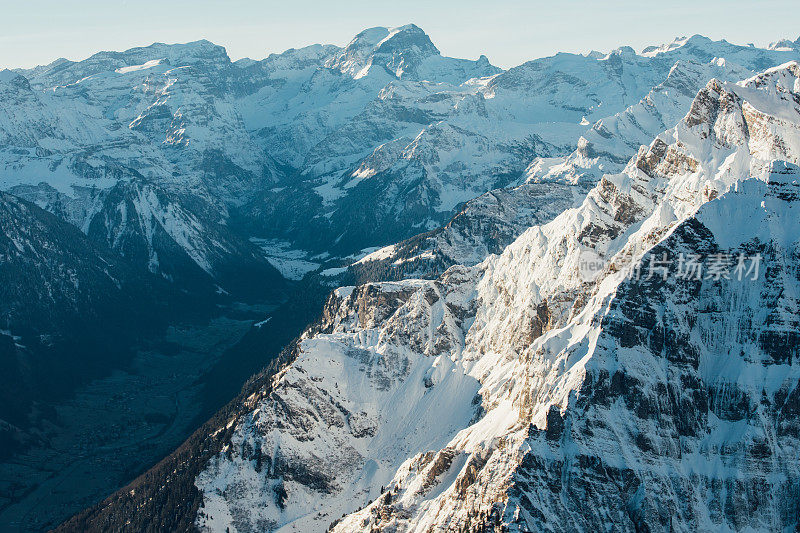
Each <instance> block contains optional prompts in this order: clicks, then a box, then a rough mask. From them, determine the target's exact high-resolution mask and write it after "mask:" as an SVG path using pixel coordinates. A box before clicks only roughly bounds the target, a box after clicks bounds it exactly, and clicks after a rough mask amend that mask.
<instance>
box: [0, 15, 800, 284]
mask: <svg viewBox="0 0 800 533" xmlns="http://www.w3.org/2000/svg"><path fill="white" fill-rule="evenodd" d="M676 43H677V44H676ZM676 43H673V45H670V46H669V47H666V48H665V49H663V50H662V49H657V50H654V51H648V52H646V53H642V54H636V53H635V52H634V51H633V50H631V49H629V48H620V49H618V50H615V51H613V52H611V53H610V54H589V55H586V56H584V55H576V54H558V55H556V56H553V57H550V58H544V59H538V60H534V61H530V62H528V63H525V64H524V65H521V66H519V67H516V68H512V69H510V70H508V71H502V70H501V69H499V68H497V67H494V66H492V65H491V64H490V63H489V61H488V60H487V58H486V57H483V56H482V57H481V58H479V59H478V60H476V61H472V60H464V59H455V58H449V57H445V56H442V55H441V54H440V52H439V51H438V49H437V48H436V47H435V45H434V44H433V43H432V42H431V40H430V38H429V37H428V36H427V35H426V34H425V33H424V32H423V31H422V30H421V29H420V28H418V27H417V26H414V25H407V26H402V27H399V28H394V29H387V28H372V29H369V30H365V31H364V32H362V33H360V34H359V35H357V36H356V37H355V38H354V39H353V41H351V42H350V43H349V44H348V45H347V46H345V47H343V48H340V47H336V46H330V45H314V46H309V47H306V48H302V49H298V50H294V49H293V50H289V51H286V52H284V53H281V54H273V55H270V56H269V57H267V58H266V59H264V60H261V61H254V60H240V61H237V62H232V61H231V60H230V59H229V57H228V56H227V54H226V52H225V50H224V48H222V47H219V46H216V45H214V44H212V43H209V42H207V41H198V42H195V43H189V44H183V45H164V44H154V45H152V46H149V47H144V48H134V49H131V50H128V51H125V52H101V53H98V54H95V55H94V56H92V57H90V58H88V59H86V60H83V61H78V62H72V61H67V60H58V61H56V62H54V63H52V64H50V65H46V66H41V67H36V68H34V69H29V70H19V71H14V72H11V71H4V73H3V76H2V77H0V91H2V94H3V98H2V100H0V189H2V190H8V191H11V192H13V193H15V194H17V195H20V196H22V197H24V198H26V199H29V200H32V201H34V202H36V203H37V204H39V205H40V206H42V207H44V208H46V209H48V210H51V211H53V212H56V213H58V214H59V215H60V216H63V217H65V218H66V219H67V220H68V221H70V222H72V223H73V224H75V225H77V226H78V227H79V228H81V229H83V230H84V231H89V228H92V227H95V228H96V227H103V228H104V232H102V233H103V235H100V233H98V234H96V236H97V238H104V239H105V241H106V244H108V245H110V246H111V247H112V248H114V249H116V250H117V251H120V252H124V251H125V250H128V249H131V248H133V249H136V250H137V253H136V254H135V255H134V256H133V257H132V260H134V261H136V262H137V263H138V264H139V265H140V266H141V267H142V268H147V269H148V270H150V271H152V272H157V273H159V274H162V275H163V276H165V277H166V278H168V279H176V276H177V277H178V278H180V276H181V275H183V272H182V271H177V270H175V269H174V268H173V269H170V267H169V265H174V264H187V262H189V263H194V265H193V266H192V267H191V268H188V271H187V273H186V275H187V276H188V277H189V278H190V279H191V280H195V279H196V278H198V277H203V276H202V275H199V274H197V271H198V269H199V270H200V271H202V272H203V273H204V275H205V276H206V277H207V278H208V280H207V282H206V284H208V283H214V284H216V285H219V286H220V288H221V290H226V291H227V290H231V289H232V288H233V287H230V286H228V285H230V283H231V282H230V279H226V277H225V275H224V272H227V271H229V270H230V268H229V267H230V266H231V265H236V264H239V263H241V264H242V265H244V268H245V269H247V270H248V271H254V272H256V275H257V276H261V277H263V278H271V279H275V278H276V275H275V272H274V271H270V269H269V268H268V265H263V264H262V265H261V266H260V267H259V266H258V265H257V264H256V263H254V261H253V257H254V256H257V255H259V254H262V252H261V250H259V249H258V248H257V247H256V246H255V245H253V244H252V243H251V242H250V239H251V238H259V239H269V240H273V241H277V242H280V243H281V245H282V246H283V247H284V248H287V247H288V248H289V249H294V250H300V251H307V252H309V256H313V255H319V254H330V255H333V256H338V257H345V256H347V255H349V254H352V253H355V252H358V251H359V250H361V249H364V248H367V247H374V246H380V245H387V244H391V243H395V242H398V241H400V240H402V239H405V238H408V237H412V236H413V235H415V234H418V233H420V232H424V231H428V230H433V229H435V228H437V227H440V226H442V225H444V224H446V223H447V222H448V220H449V219H450V218H451V217H452V216H454V215H455V214H457V213H459V212H460V211H461V208H462V206H463V205H464V204H465V203H466V202H468V201H470V200H472V199H473V198H475V197H477V196H479V195H481V194H484V193H486V192H488V191H490V190H493V189H497V188H499V187H507V186H512V187H516V186H519V185H521V184H522V183H524V181H525V176H526V175H530V177H531V179H534V178H535V179H537V180H539V179H542V174H547V178H548V179H549V180H550V181H553V178H554V176H556V174H557V173H558V172H561V174H558V177H563V175H564V174H565V173H566V174H569V172H566V171H563V168H564V167H565V165H566V167H569V168H578V169H581V170H580V172H581V173H582V175H584V176H585V177H586V178H587V179H588V180H589V182H588V183H590V184H591V181H594V180H596V179H597V178H599V176H600V175H601V174H602V173H603V172H608V171H616V170H618V169H619V168H620V167H621V166H622V165H623V164H624V161H625V160H627V158H628V157H629V156H630V152H631V150H635V146H637V145H638V144H639V143H641V142H642V141H643V140H644V139H647V138H650V137H652V136H653V135H654V134H655V133H657V132H658V131H660V130H662V129H664V128H665V127H667V125H669V124H671V123H674V121H675V120H676V119H677V117H678V116H679V115H678V114H677V111H676V110H679V109H683V107H684V106H685V104H686V103H687V102H688V101H689V100H690V98H691V96H690V93H693V92H695V91H696V89H697V88H699V86H701V85H702V83H704V82H705V81H706V80H707V79H709V78H710V77H711V76H717V77H718V78H720V79H724V80H728V79H741V78H742V77H744V76H745V75H748V74H752V73H754V72H756V71H759V70H763V69H764V68H766V67H769V66H773V65H775V64H780V63H782V62H785V61H788V60H792V59H797V57H798V51H797V50H796V49H795V48H787V47H784V46H780V47H778V46H776V47H773V49H757V48H752V47H744V46H736V45H732V44H730V43H727V42H725V41H711V40H709V39H706V38H704V37H700V36H695V37H692V38H690V39H683V40H681V41H680V42H676ZM718 58H724V60H721V59H718ZM676 63H677V64H676ZM665 80H666V81H665ZM631 106H633V107H631ZM653 108H655V111H654V110H653ZM618 113H623V115H622V116H618V115H617V114H618ZM615 116H616V118H613V119H612V118H609V117H615ZM598 121H600V122H598ZM590 126H591V127H590ZM640 126H641V128H640ZM581 136H583V138H584V139H585V140H584V139H581ZM537 157H542V158H547V159H545V160H537V161H539V162H538V163H536V164H534V166H532V167H531V166H530V165H531V161H532V160H534V159H535V158H537ZM553 158H562V159H557V160H556V159H553ZM537 169H538V170H537ZM554 173H556V174H554ZM573 174H574V172H573ZM572 178H574V176H572ZM572 181H575V180H574V179H573V180H572ZM120 183H126V184H128V185H120ZM143 189H146V190H148V191H155V192H152V193H147V194H145V195H142V194H139V192H138V191H141V190H143ZM584 189H585V188H584ZM112 191H114V192H112ZM122 196H124V198H125V199H124V201H123V200H122ZM154 196H160V197H162V198H163V197H169V198H170V200H169V201H168V202H166V203H164V202H162V201H161V200H159V201H158V202H156V203H153V202H151V201H149V200H148V199H147V198H150V199H152V198H153V197H154ZM109 197H113V198H112V199H110V198H109ZM122 203H124V204H125V205H126V206H127V207H126V210H125V211H121V210H120V209H121V208H120V207H119V206H120V205H122ZM112 204H113V205H112ZM104 208H106V209H110V208H111V209H117V214H112V213H109V212H108V211H103V209H104ZM130 209H132V210H130ZM528 222H530V221H522V220H521V221H518V223H515V224H516V225H517V226H519V227H523V226H525V225H526V224H528ZM533 222H536V221H535V220H534V221H533ZM138 226H145V227H141V228H139V227H138ZM151 233H153V234H159V235H162V237H163V238H161V237H160V238H158V239H155V240H154V239H152V238H151V236H150V234H151ZM209 234H213V235H214V236H215V237H214V238H211V239H208V238H204V237H203V235H209ZM121 235H125V236H127V237H126V238H125V239H122V240H120V239H119V236H121ZM515 236H516V235H515ZM503 244H507V243H505V242H504V243H503ZM492 251H495V250H492ZM175 254H177V256H178V257H174V255H175ZM162 265H164V268H162ZM271 283H277V282H274V281H273V282H271Z"/></svg>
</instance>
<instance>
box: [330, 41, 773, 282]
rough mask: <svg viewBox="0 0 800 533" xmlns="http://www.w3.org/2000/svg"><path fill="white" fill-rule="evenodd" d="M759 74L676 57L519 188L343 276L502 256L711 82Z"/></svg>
mask: <svg viewBox="0 0 800 533" xmlns="http://www.w3.org/2000/svg"><path fill="white" fill-rule="evenodd" d="M694 40H695V41H700V42H702V39H697V38H695V39H694ZM680 42H683V44H686V42H688V41H685V40H682V41H680ZM728 51H729V52H731V50H728ZM648 54H649V52H648ZM698 55H700V54H698ZM734 55H735V53H734ZM758 57H761V56H760V55H759V56H758ZM758 64H760V60H759V61H755V60H751V61H749V62H748V65H750V66H751V67H753V66H755V65H758ZM754 74H755V72H753V71H751V70H750V69H748V68H745V67H743V66H741V65H738V64H735V63H732V62H730V61H728V60H726V59H725V58H714V59H713V60H712V61H710V62H709V63H700V62H697V61H695V60H682V59H681V60H678V61H677V62H676V63H675V64H674V65H673V66H672V68H671V69H670V70H669V73H668V75H667V77H666V79H665V80H664V81H663V82H662V83H659V84H658V85H656V86H655V87H653V88H652V89H651V90H650V91H649V92H648V94H647V95H646V96H645V97H644V98H642V99H641V100H640V101H639V102H637V103H636V104H634V105H632V106H630V107H628V108H626V109H625V110H623V111H621V112H619V113H616V114H614V115H612V116H609V117H605V118H601V119H599V120H597V121H596V122H595V123H594V124H592V125H591V127H589V128H588V129H587V130H586V131H584V132H583V133H582V134H581V136H580V137H579V138H578V140H577V143H576V145H577V148H576V149H575V150H574V151H573V152H572V153H570V154H568V155H566V156H563V157H549V158H547V157H537V158H535V159H534V160H533V161H532V162H531V163H530V165H529V166H528V168H527V169H526V172H525V173H524V178H523V179H522V180H520V181H523V183H521V184H520V185H516V186H512V187H508V188H503V189H496V190H493V191H490V192H489V193H487V194H485V195H482V196H480V197H478V198H476V199H474V200H471V201H469V202H468V203H467V204H466V205H465V206H464V207H463V208H462V209H461V211H459V212H458V213H457V214H456V216H455V217H453V219H451V220H450V221H449V222H448V223H447V224H446V225H444V226H442V227H440V228H437V229H436V230H434V231H431V232H427V233H423V234H420V235H417V236H415V237H412V238H410V239H408V240H405V241H403V242H401V243H398V244H395V245H390V246H388V247H385V248H381V249H380V250H377V251H375V252H374V253H371V254H369V255H367V256H365V257H363V258H360V259H359V260H358V261H357V262H355V263H354V264H352V265H351V266H350V267H349V269H348V277H346V278H344V279H347V280H362V281H366V280H369V281H377V280H385V279H399V278H403V277H436V276H438V275H439V274H441V273H442V272H444V270H446V269H447V268H448V267H450V266H452V265H456V264H460V265H468V266H472V265H475V264H477V263H479V262H480V261H482V260H483V259H484V258H485V257H486V256H488V255H489V254H490V253H500V252H501V251H502V250H503V249H504V248H505V247H506V246H508V245H509V244H510V243H511V242H513V241H514V239H516V238H517V237H518V236H519V235H521V234H522V232H523V231H524V230H526V229H527V228H529V227H530V226H533V225H539V224H543V223H545V222H549V221H550V220H552V219H553V218H555V216H557V215H558V214H560V213H561V212H562V211H564V210H565V209H566V208H568V207H572V206H573V205H577V204H579V203H580V202H581V201H582V199H583V197H584V196H585V195H586V193H587V192H588V191H589V189H591V188H592V187H593V186H594V185H595V184H596V183H597V181H599V180H600V178H601V177H602V175H603V174H604V173H614V172H621V171H622V170H623V169H624V167H625V164H626V162H627V161H628V160H629V159H630V158H631V157H632V156H633V155H634V154H635V153H636V151H637V149H638V147H639V146H641V145H642V144H647V143H649V140H650V139H652V138H653V137H654V136H656V135H657V134H658V133H660V132H661V131H663V130H664V129H666V128H667V127H668V126H669V125H670V124H675V123H676V122H677V121H678V120H680V118H681V117H682V116H683V115H684V114H685V112H686V109H688V107H689V106H690V104H691V102H692V100H693V99H694V97H695V95H696V94H697V91H698V90H700V88H702V87H703V86H704V85H705V84H706V82H707V81H708V80H709V79H712V78H715V79H718V80H722V81H736V80H740V79H745V78H747V77H749V76H752V75H754Z"/></svg>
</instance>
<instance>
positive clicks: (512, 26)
mask: <svg viewBox="0 0 800 533" xmlns="http://www.w3.org/2000/svg"><path fill="white" fill-rule="evenodd" d="M798 13H800V10H799V9H798V3H797V0H792V1H789V0H767V1H759V2H756V1H744V0H728V1H721V0H712V1H702V0H691V1H686V0H669V1H666V2H664V1H656V0H649V1H629V0H620V1H607V2H598V1H588V0H566V1H561V2H541V1H534V0H528V1H521V0H481V1H473V0H443V1H439V2H436V3H435V4H434V3H433V2H432V1H427V2H426V1H419V0H383V1H381V0H372V1H367V0H358V1H349V2H344V1H340V2H337V1H335V0H330V1H325V2H323V1H310V0H285V1H282V2H272V1H260V2H257V1H246V0H230V1H227V2H209V1H205V0H196V1H186V0H139V1H133V0H130V1H129V0H104V1H100V0H84V1H81V0H74V1H65V0H61V1H53V0H28V1H25V0H14V1H9V0H0V68H3V67H11V68H13V67H30V66H33V65H37V64H43V63H48V62H50V61H52V60H54V59H56V58H58V57H66V58H68V59H73V60H75V59H83V58H85V57H87V56H89V55H91V54H92V53H94V52H97V51H99V50H123V49H126V48H130V47H133V46H141V45H147V44H150V43H152V42H155V41H161V42H168V43H173V42H186V41H193V40H197V39H201V38H205V39H209V40H210V41H213V42H215V43H217V44H221V45H223V46H225V47H226V48H227V49H228V53H229V55H230V56H231V57H232V58H233V59H238V58H240V57H245V56H246V57H252V58H254V59H260V58H263V57H265V56H266V55H268V54H269V53H271V52H280V51H283V50H285V49H287V48H292V47H294V48H297V47H300V46H304V45H307V44H313V43H317V42H323V43H332V44H338V45H344V44H346V43H347V42H348V41H349V40H350V39H351V38H352V37H353V36H354V35H355V34H356V33H358V32H359V31H360V30H361V29H364V28H367V27H372V26H399V25H402V24H406V23H409V22H413V23H415V24H417V25H418V26H420V27H422V29H423V30H425V31H426V32H427V33H428V34H429V35H430V36H431V39H432V40H433V42H434V44H436V46H437V47H438V48H439V49H440V50H441V51H442V53H444V54H446V55H451V56H456V57H467V58H476V57H478V56H479V55H480V54H482V53H483V54H486V55H487V56H489V59H490V60H491V61H492V62H493V63H494V64H496V65H499V66H502V67H510V66H514V65H517V64H519V63H522V62H523V61H525V60H527V59H533V58H536V57H541V56H545V55H551V54H553V53H555V52H557V51H568V52H586V51H589V50H591V49H597V50H602V51H608V50H610V49H613V48H616V47H618V46H620V45H623V44H627V45H630V46H633V47H634V48H636V49H637V50H640V49H641V48H643V47H644V46H646V45H649V44H659V43H662V42H668V41H671V40H672V39H673V38H674V37H675V36H677V35H692V34H695V33H702V34H704V35H707V36H709V37H712V38H715V39H720V38H725V39H728V40H729V41H731V42H735V43H741V44H746V43H748V42H754V43H755V44H756V45H766V44H768V43H769V42H770V41H774V40H777V39H779V38H783V37H791V38H792V39H796V38H797V37H798V34H800V14H798Z"/></svg>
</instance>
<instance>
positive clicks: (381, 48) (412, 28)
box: [376, 24, 440, 55]
mask: <svg viewBox="0 0 800 533" xmlns="http://www.w3.org/2000/svg"><path fill="white" fill-rule="evenodd" d="M414 49H417V50H418V51H419V52H421V53H423V54H425V55H439V53H440V52H439V49H438V48H436V46H434V44H433V42H432V41H431V38H430V37H428V34H426V33H425V32H424V31H422V28H420V27H419V26H417V25H415V24H406V25H405V26H400V27H399V28H393V29H391V30H389V33H388V35H387V36H386V37H385V38H384V39H383V40H382V41H381V42H380V43H378V48H377V50H376V52H377V53H393V52H404V51H410V50H414Z"/></svg>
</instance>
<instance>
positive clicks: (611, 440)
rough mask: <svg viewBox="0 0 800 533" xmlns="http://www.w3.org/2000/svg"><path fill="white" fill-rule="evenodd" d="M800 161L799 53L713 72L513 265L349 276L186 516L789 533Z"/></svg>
mask: <svg viewBox="0 0 800 533" xmlns="http://www.w3.org/2000/svg"><path fill="white" fill-rule="evenodd" d="M799 158H800V65H798V64H797V63H789V64H786V65H783V66H781V67H779V68H775V69H770V70H768V71H766V72H764V73H762V74H760V75H757V76H755V77H753V78H750V79H747V80H745V81H743V82H741V83H738V84H734V83H726V82H721V81H718V80H712V81H711V82H709V83H708V84H707V85H706V86H705V87H704V88H703V89H702V90H700V92H699V93H698V94H697V95H696V97H695V98H694V100H693V101H692V103H691V106H690V109H689V112H688V114H687V115H686V116H685V117H684V118H683V119H682V120H681V121H680V122H679V123H678V125H677V126H676V127H675V128H673V129H671V130H668V131H666V132H664V133H662V134H660V135H659V136H658V137H657V138H656V139H655V140H654V141H652V142H651V143H650V145H649V146H646V147H642V148H641V149H640V150H639V152H638V154H637V155H636V156H634V157H633V158H632V159H631V160H630V161H629V162H628V164H627V165H626V167H625V169H624V171H623V172H622V173H619V174H610V175H606V176H604V177H603V178H602V180H601V181H600V182H599V183H598V184H597V186H596V187H595V188H594V189H592V190H591V192H590V193H589V195H588V196H587V198H586V199H585V201H584V202H583V203H582V204H581V205H580V206H579V207H577V208H574V209H569V210H567V211H565V212H564V213H562V214H561V215H559V216H558V217H556V218H555V219H554V220H553V221H552V222H550V223H548V224H544V225H540V226H534V227H532V228H530V229H528V230H527V231H525V232H524V233H523V234H522V235H521V236H520V237H519V238H518V239H516V241H515V242H514V243H512V244H511V245H510V246H508V247H507V248H506V249H505V250H504V251H503V253H502V254H500V255H499V256H492V257H490V258H488V259H487V260H486V261H484V262H482V263H480V264H479V265H477V266H475V267H472V268H468V267H453V268H451V269H449V270H448V271H447V272H445V273H444V274H443V275H442V276H441V277H440V278H438V279H436V280H431V281H414V280H409V281H402V282H396V283H380V284H367V285H363V286H360V287H356V288H342V289H338V290H337V291H336V292H335V293H334V294H333V295H332V297H331V300H330V302H329V304H328V307H327V308H326V313H325V317H324V319H323V321H322V323H321V325H320V327H319V329H316V330H310V331H309V332H308V333H307V334H306V335H305V336H304V337H303V338H302V339H301V340H300V342H299V351H298V354H297V358H296V360H295V361H294V363H292V364H291V365H290V366H288V367H287V368H286V369H285V370H284V371H283V372H281V373H279V374H277V375H276V376H275V378H274V382H273V385H272V386H271V388H270V391H269V393H268V394H265V395H264V396H262V397H260V398H259V399H258V401H256V402H254V403H253V405H252V409H251V410H250V411H249V412H247V413H243V414H241V415H239V416H237V417H235V418H232V419H231V422H230V423H231V424H234V425H235V430H234V432H233V434H232V435H231V437H230V439H228V440H227V442H226V444H225V446H224V448H223V449H222V451H221V452H220V453H219V454H218V455H217V456H216V457H215V458H214V459H212V460H211V461H210V462H209V464H208V466H207V468H206V469H205V471H204V472H202V473H201V474H200V475H199V476H198V477H197V479H196V484H197V487H198V488H199V489H200V490H201V491H202V494H203V506H202V507H201V508H200V510H199V513H198V515H197V519H196V525H197V526H198V527H199V528H200V529H201V530H209V531H217V530H224V529H225V528H226V527H227V528H231V530H234V529H235V530H237V531H250V530H265V529H266V530H276V529H281V530H282V531H324V530H326V529H327V528H329V527H333V529H334V530H336V531H363V530H385V531H427V530H430V529H431V528H433V527H441V526H446V527H449V528H451V529H453V530H456V531H458V530H466V531H472V530H476V529H478V530H480V528H481V527H493V528H504V529H505V530H511V531H531V530H552V531H562V530H586V531H594V530H597V529H598V528H601V527H604V526H605V525H606V524H608V523H610V522H611V523H614V524H617V525H618V527H619V529H621V530H626V531H641V530H647V529H650V530H652V529H668V528H670V529H677V530H692V529H695V528H698V527H699V528H702V529H732V530H776V529H777V530H790V529H793V528H796V527H797V524H798V520H800V509H798V503H797V502H798V501H800V500H798V494H799V492H798V490H799V488H800V463H798V459H797V453H796V448H797V445H798V444H797V438H798V426H797V416H796V415H797V412H798V394H797V391H798V381H799V380H800V366H799V365H798V359H797V355H798V354H797V341H798V334H799V333H798V330H797V327H798V323H797V317H796V314H797V313H796V309H797V306H798V304H800V302H798V301H797V298H796V297H795V296H796V294H797V292H798V282H800V272H798V269H797V267H796V264H797V257H798V253H800V248H799V247H798V246H799V245H800V226H798V223H797V220H798V219H797V216H796V209H797V201H798V199H799V198H800V196H798V190H797V188H798V182H800V175H799V174H798V172H800V169H798V166H797V165H798V163H799V162H800V159H799ZM588 254H590V257H591V260H592V261H594V262H596V263H597V264H599V265H601V268H599V269H598V270H597V271H595V270H591V271H589V272H588V273H587V270H586V269H585V263H586V257H587V256H589V255H588ZM664 254H667V256H666V257H667V258H673V259H674V261H673V262H667V261H666V260H665V259H664V257H665V256H664ZM681 254H683V256H689V255H691V256H695V255H697V256H699V257H700V258H701V259H702V262H703V265H704V266H705V268H706V270H704V274H703V275H702V276H700V277H691V276H689V277H687V276H684V275H681V274H682V273H681V272H680V271H679V269H680V268H681V266H680V265H681V263H680V262H679V261H678V260H677V258H678V257H680V256H681ZM740 255H741V256H746V257H748V258H751V257H755V256H759V257H761V258H762V263H761V265H762V269H761V270H760V272H758V273H757V274H756V275H753V273H752V272H750V277H746V278H742V279H738V278H737V277H736V276H735V275H734V273H735V270H734V268H735V266H736V258H738V257H739V256H740ZM719 257H728V258H729V260H730V261H731V263H730V264H729V269H730V270H728V271H727V275H719V274H717V275H715V274H713V272H715V270H714V268H715V267H713V266H711V264H710V262H711V261H712V260H714V258H717V259H718V258H719ZM656 260H660V261H663V263H658V264H660V265H661V267H660V269H657V270H655V272H654V273H653V272H649V273H648V266H649V265H652V264H654V261H656ZM683 266H684V267H685V264H684V265H683ZM716 268H717V270H716V272H719V267H716ZM640 271H643V272H644V275H641V276H637V275H636V273H637V272H640ZM343 515H344V516H343Z"/></svg>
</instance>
